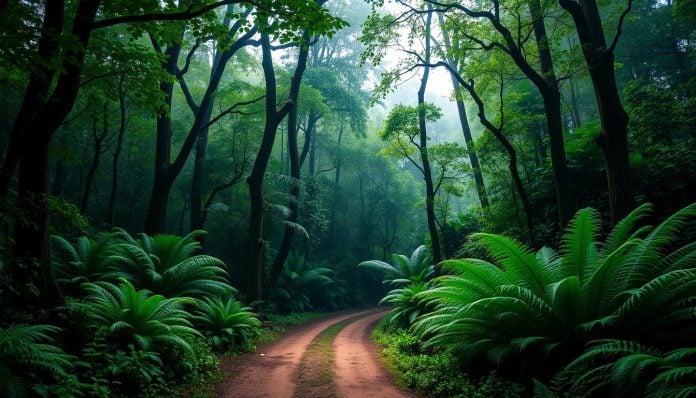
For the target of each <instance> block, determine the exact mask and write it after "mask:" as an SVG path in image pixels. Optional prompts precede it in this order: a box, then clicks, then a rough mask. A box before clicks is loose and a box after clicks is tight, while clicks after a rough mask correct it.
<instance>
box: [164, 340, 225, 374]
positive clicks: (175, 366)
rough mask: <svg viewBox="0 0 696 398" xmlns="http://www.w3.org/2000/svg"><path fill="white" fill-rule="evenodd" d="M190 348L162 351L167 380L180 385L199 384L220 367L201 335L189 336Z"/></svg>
mask: <svg viewBox="0 0 696 398" xmlns="http://www.w3.org/2000/svg"><path fill="white" fill-rule="evenodd" d="M186 342H187V344H188V346H189V347H191V349H190V350H188V349H185V347H182V346H174V347H172V349H170V350H167V351H165V352H161V353H160V357H161V358H162V362H163V363H164V374H165V378H166V380H170V381H172V382H174V383H176V384H178V385H182V384H198V383H200V382H202V381H205V380H208V379H209V378H210V377H211V376H212V375H213V372H215V371H216V370H217V369H218V365H219V362H218V358H217V357H216V356H215V354H214V353H213V351H212V350H211V349H210V346H209V345H208V344H207V343H206V341H205V340H204V339H202V338H200V337H187V338H186Z"/></svg>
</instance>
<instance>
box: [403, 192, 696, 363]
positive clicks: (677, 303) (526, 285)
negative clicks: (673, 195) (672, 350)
mask: <svg viewBox="0 0 696 398" xmlns="http://www.w3.org/2000/svg"><path fill="white" fill-rule="evenodd" d="M649 209H650V207H649V206H648V205H644V206H641V207H639V208H638V209H636V210H635V211H634V212H632V213H631V214H630V215H629V216H627V217H626V219H624V220H623V221H622V222H620V223H619V224H617V225H616V227H615V228H614V229H613V231H612V233H611V234H610V235H609V237H608V239H607V240H606V242H605V244H604V245H600V243H599V242H598V241H597V236H598V230H599V228H598V224H599V222H598V217H597V215H596V213H595V212H594V211H593V210H591V209H584V210H581V211H579V212H578V213H577V215H576V216H575V218H574V219H573V220H572V222H571V223H570V224H569V227H568V229H567V231H566V232H565V234H564V237H563V241H562V246H561V250H560V254H557V253H556V252H554V251H553V250H551V249H548V248H544V249H542V250H540V251H539V252H537V253H536V254H534V253H532V252H531V250H529V249H528V248H527V247H525V246H524V245H522V244H520V243H518V242H516V241H514V240H512V239H509V238H506V237H503V236H498V235H490V234H474V235H473V236H472V237H473V239H477V240H479V241H480V242H481V243H482V244H483V246H484V247H485V248H486V249H487V250H488V251H489V253H490V254H491V256H492V257H493V258H494V261H495V264H491V263H488V262H485V261H482V260H475V259H465V260H455V261H446V262H444V263H443V264H442V266H443V269H445V270H447V271H450V272H451V273H452V275H444V276H441V277H439V278H437V287H435V288H433V289H432V290H429V291H425V292H423V293H421V294H419V295H418V297H419V298H420V299H423V300H425V301H427V302H432V303H433V304H434V305H436V306H437V308H436V310H435V311H433V312H432V313H429V314H427V315H425V316H423V317H422V318H421V319H420V320H419V321H417V322H416V324H415V325H414V328H415V330H416V331H417V332H418V333H420V334H421V335H422V336H424V337H426V338H427V339H428V340H429V343H430V344H437V345H444V346H451V347H454V348H456V349H457V350H460V351H463V352H464V355H465V358H475V357H476V356H477V355H478V354H485V355H487V356H488V357H489V358H490V359H491V360H493V361H494V362H497V363H498V364H502V363H507V364H510V363H519V364H521V362H517V361H516V360H517V359H519V360H520V361H521V360H524V361H530V360H532V361H534V360H537V361H539V362H541V361H545V363H546V364H547V365H548V364H549V363H552V362H551V361H552V360H553V359H561V358H563V357H564V356H565V355H569V354H570V355H572V354H574V353H578V352H582V349H583V347H584V345H585V344H586V343H587V342H589V341H591V340H593V339H596V338H602V337H609V336H621V335H629V334H630V335H631V336H640V338H641V341H651V342H654V343H656V344H662V345H665V346H668V345H669V344H670V343H669V341H670V339H676V340H677V341H680V343H681V344H691V343H694V342H696V341H695V339H696V337H694V336H696V329H695V326H694V322H695V321H696V299H694V297H696V282H695V281H696V278H695V277H696V268H695V267H696V264H695V263H694V260H695V259H696V256H694V250H693V248H694V243H690V244H687V245H685V246H683V247H682V248H679V249H677V250H671V251H670V248H671V246H673V244H674V243H675V241H676V238H677V237H678V235H679V233H680V231H681V230H682V229H683V228H684V227H685V225H687V224H686V222H687V219H688V218H689V217H693V216H694V215H695V214H696V205H691V206H688V207H686V208H684V209H682V210H681V211H679V212H677V213H675V214H674V215H673V216H672V217H670V218H668V219H667V220H665V221H664V222H663V223H662V224H660V225H659V226H657V227H656V228H648V227H643V228H637V227H636V225H637V221H638V220H639V219H641V218H643V217H645V215H646V214H647V212H648V211H649ZM521 354H522V355H521Z"/></svg>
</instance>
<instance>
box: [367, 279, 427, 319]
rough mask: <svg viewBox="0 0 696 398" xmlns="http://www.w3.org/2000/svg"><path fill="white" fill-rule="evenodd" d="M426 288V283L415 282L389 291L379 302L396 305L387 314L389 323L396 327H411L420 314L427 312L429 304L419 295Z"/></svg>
mask: <svg viewBox="0 0 696 398" xmlns="http://www.w3.org/2000/svg"><path fill="white" fill-rule="evenodd" d="M426 290H428V285H427V284H426V283H423V282H420V283H415V282H414V283H410V284H408V285H406V286H404V287H400V288H397V289H393V290H391V291H390V292H389V293H387V295H386V296H384V298H383V299H382V300H381V301H380V302H379V303H380V304H389V305H391V306H393V307H394V308H393V309H392V310H391V311H390V312H389V315H387V321H388V322H389V324H390V325H392V326H394V327H409V326H411V325H413V323H414V322H415V321H416V319H417V318H418V317H419V316H421V315H423V314H425V313H427V305H425V304H424V303H423V302H422V301H421V299H420V298H419V297H418V294H419V293H422V292H424V291H426Z"/></svg>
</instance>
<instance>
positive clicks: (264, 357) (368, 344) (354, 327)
mask: <svg viewBox="0 0 696 398" xmlns="http://www.w3.org/2000/svg"><path fill="white" fill-rule="evenodd" d="M385 314H386V311H380V312H375V310H374V309H371V310H362V311H354V312H349V313H344V314H341V315H337V316H332V317H329V318H326V319H322V320H319V321H315V322H310V323H308V324H306V325H303V326H300V327H298V328H295V329H292V330H291V331H290V332H289V333H288V334H286V335H285V336H283V337H282V338H281V339H279V340H278V341H276V342H275V343H273V344H270V345H266V346H262V347H259V349H258V350H257V352H256V353H249V354H244V355H241V356H239V357H236V358H231V359H229V360H228V361H225V362H224V363H223V370H224V371H226V372H228V373H229V374H230V377H229V378H228V379H227V380H226V381H225V382H224V383H222V384H220V385H219V386H218V387H217V388H216V395H217V396H218V397H226V398H227V397H230V398H234V397H239V398H258V397H270V398H291V397H293V395H294V394H295V390H296V388H297V380H298V369H299V366H300V362H301V360H302V359H303V356H304V354H305V352H306V351H307V348H308V346H309V345H310V344H311V343H312V341H313V340H314V339H315V338H316V337H317V336H318V335H319V334H321V332H322V331H324V330H326V329H327V328H329V327H330V326H331V325H334V324H336V323H339V322H341V321H344V320H346V319H349V318H355V319H354V320H353V321H352V322H351V323H349V324H348V325H347V326H345V328H344V329H342V330H341V331H340V332H339V333H338V334H337V335H336V337H335V339H334V341H333V351H334V357H333V363H334V369H333V385H332V387H333V388H332V390H333V391H331V392H326V394H325V395H326V397H327V398H328V397H336V396H338V397H340V398H352V397H356V398H357V397H360V398H363V397H380V398H396V397H411V396H413V395H410V394H409V393H407V392H404V391H401V390H399V389H398V388H396V387H395V386H394V385H393V384H392V378H391V375H390V374H389V373H388V372H387V371H386V370H385V369H384V368H383V367H382V365H381V364H380V363H379V360H378V357H379V352H378V349H377V347H376V346H375V345H374V344H373V343H372V341H371V340H370V337H369V336H370V332H371V331H372V329H373V328H374V326H375V325H376V323H377V322H378V321H379V319H380V318H382V317H383V316H384V315H385ZM312 397H316V398H323V396H322V395H316V396H315V395H314V394H313V395H312ZM308 398H309V397H308Z"/></svg>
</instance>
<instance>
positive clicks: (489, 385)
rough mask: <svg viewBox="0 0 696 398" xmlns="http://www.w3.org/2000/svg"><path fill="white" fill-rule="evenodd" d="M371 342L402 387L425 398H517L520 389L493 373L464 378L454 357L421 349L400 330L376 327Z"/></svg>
mask: <svg viewBox="0 0 696 398" xmlns="http://www.w3.org/2000/svg"><path fill="white" fill-rule="evenodd" d="M372 338H373V340H375V342H376V343H377V344H379V345H380V346H382V347H383V348H384V349H383V351H382V355H383V357H384V360H385V361H386V363H387V365H388V366H389V367H391V368H392V370H393V371H396V372H395V373H396V374H397V376H398V378H399V380H400V382H401V383H402V384H403V385H404V387H407V388H411V389H414V390H416V391H418V392H419V393H422V394H424V395H425V396H428V397H472V398H473V397H476V398H484V397H521V396H524V395H523V392H524V387H523V386H521V385H519V384H516V383H513V382H509V381H506V380H504V379H501V378H500V377H498V376H496V375H495V374H494V373H491V374H488V375H487V376H485V377H483V378H481V379H479V380H475V379H472V378H470V377H469V376H467V374H466V373H464V372H463V371H462V369H461V367H460V364H459V361H458V360H457V358H456V357H455V356H453V355H452V354H451V353H448V352H444V351H443V352H434V351H431V350H428V349H426V348H424V347H423V343H422V342H421V340H420V339H419V338H418V337H417V336H415V335H414V334H412V333H410V332H408V331H406V330H404V329H385V328H384V327H381V326H380V327H378V328H377V329H375V330H374V331H373V333H372Z"/></svg>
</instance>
